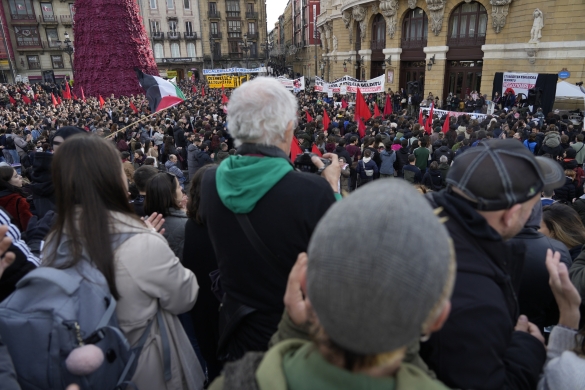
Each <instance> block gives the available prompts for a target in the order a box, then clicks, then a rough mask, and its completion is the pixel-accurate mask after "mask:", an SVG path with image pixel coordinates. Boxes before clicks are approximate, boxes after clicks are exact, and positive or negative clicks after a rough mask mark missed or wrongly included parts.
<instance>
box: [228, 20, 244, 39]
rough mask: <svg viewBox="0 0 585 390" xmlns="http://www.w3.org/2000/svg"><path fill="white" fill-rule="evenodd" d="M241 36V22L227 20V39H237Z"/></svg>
mask: <svg viewBox="0 0 585 390" xmlns="http://www.w3.org/2000/svg"><path fill="white" fill-rule="evenodd" d="M241 35H242V21H241V20H228V38H239V37H240V36H241Z"/></svg>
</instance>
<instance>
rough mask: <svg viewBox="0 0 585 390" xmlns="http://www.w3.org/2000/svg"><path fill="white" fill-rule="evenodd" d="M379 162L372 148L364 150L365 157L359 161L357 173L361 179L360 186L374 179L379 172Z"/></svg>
mask: <svg viewBox="0 0 585 390" xmlns="http://www.w3.org/2000/svg"><path fill="white" fill-rule="evenodd" d="M378 172H379V169H378V164H376V162H375V161H374V159H373V158H372V151H371V150H370V149H366V150H364V157H363V158H362V159H361V160H360V161H359V162H358V165H357V174H358V175H359V178H360V181H359V186H360V187H361V186H363V185H364V184H367V183H369V182H371V181H373V180H374V179H375V177H376V175H377V174H378Z"/></svg>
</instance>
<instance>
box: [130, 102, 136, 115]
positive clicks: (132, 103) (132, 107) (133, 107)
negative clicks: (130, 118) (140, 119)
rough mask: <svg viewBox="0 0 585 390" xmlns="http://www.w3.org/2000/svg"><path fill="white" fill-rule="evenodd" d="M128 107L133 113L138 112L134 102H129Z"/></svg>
mask: <svg viewBox="0 0 585 390" xmlns="http://www.w3.org/2000/svg"><path fill="white" fill-rule="evenodd" d="M130 108H131V109H132V111H134V113H135V114H138V108H136V106H135V105H134V102H130Z"/></svg>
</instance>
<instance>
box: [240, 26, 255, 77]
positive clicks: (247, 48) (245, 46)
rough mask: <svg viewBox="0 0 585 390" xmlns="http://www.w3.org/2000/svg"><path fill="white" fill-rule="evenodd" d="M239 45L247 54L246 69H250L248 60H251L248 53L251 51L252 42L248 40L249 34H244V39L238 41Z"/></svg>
mask: <svg viewBox="0 0 585 390" xmlns="http://www.w3.org/2000/svg"><path fill="white" fill-rule="evenodd" d="M238 45H239V46H240V48H241V49H242V51H243V52H244V55H245V56H246V69H248V61H249V60H250V55H249V54H248V53H250V49H251V47H252V42H248V34H244V40H243V41H242V42H240V43H238Z"/></svg>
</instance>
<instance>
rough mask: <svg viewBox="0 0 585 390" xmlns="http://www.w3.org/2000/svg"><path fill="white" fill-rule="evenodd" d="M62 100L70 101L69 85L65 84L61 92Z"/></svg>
mask: <svg viewBox="0 0 585 390" xmlns="http://www.w3.org/2000/svg"><path fill="white" fill-rule="evenodd" d="M63 99H67V100H70V99H71V90H70V89H69V83H68V82H65V90H64V91H63Z"/></svg>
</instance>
